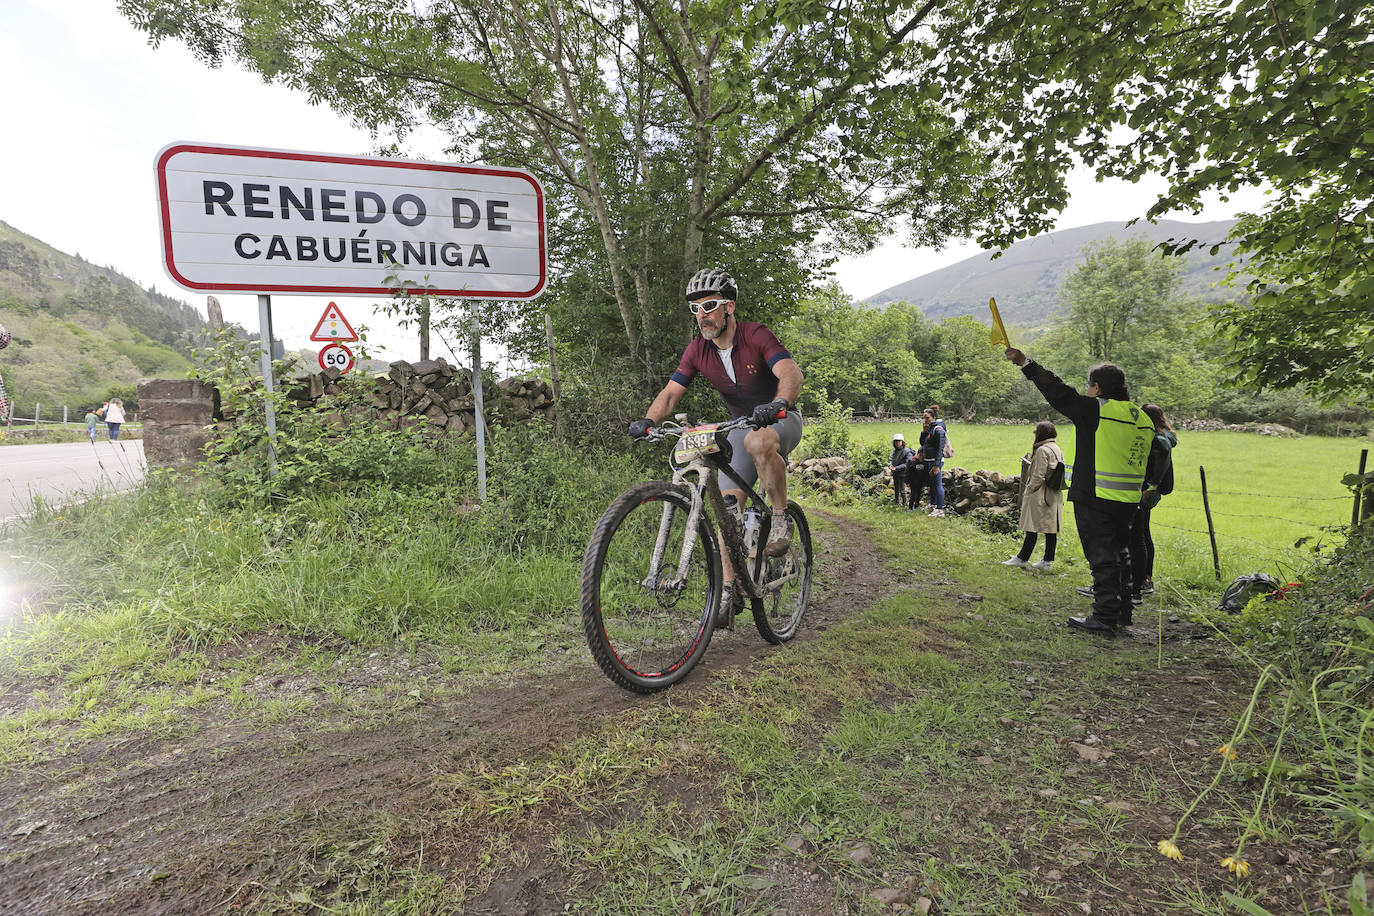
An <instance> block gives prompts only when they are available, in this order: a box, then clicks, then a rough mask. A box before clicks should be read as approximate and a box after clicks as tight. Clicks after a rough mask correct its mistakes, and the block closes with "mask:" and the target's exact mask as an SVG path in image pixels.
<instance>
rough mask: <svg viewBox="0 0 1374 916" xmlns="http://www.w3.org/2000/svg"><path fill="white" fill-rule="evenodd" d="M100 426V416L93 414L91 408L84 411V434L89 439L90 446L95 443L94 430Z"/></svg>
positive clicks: (93, 411)
mask: <svg viewBox="0 0 1374 916" xmlns="http://www.w3.org/2000/svg"><path fill="white" fill-rule="evenodd" d="M99 425H100V414H98V413H96V412H95V408H94V407H92V408H91V409H90V410H87V411H86V434H87V435H89V436H90V437H91V442H92V444H94V443H95V430H96V427H98V426H99Z"/></svg>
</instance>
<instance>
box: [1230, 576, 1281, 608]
mask: <svg viewBox="0 0 1374 916" xmlns="http://www.w3.org/2000/svg"><path fill="white" fill-rule="evenodd" d="M1282 587H1283V583H1281V582H1280V581H1279V580H1278V579H1275V578H1274V577H1273V576H1268V575H1265V574H1264V573H1250V575H1248V576H1238V577H1236V579H1234V580H1233V581H1232V582H1231V584H1230V585H1228V586H1226V591H1224V592H1222V593H1221V602H1220V603H1219V604H1218V605H1217V607H1218V608H1220V609H1221V610H1223V611H1226V612H1228V613H1231V614H1239V613H1240V612H1241V611H1243V610H1244V609H1245V606H1246V605H1247V604H1249V603H1250V602H1251V601H1253V600H1254V599H1255V598H1258V597H1261V596H1263V597H1265V598H1272V597H1273V596H1274V595H1277V594H1278V593H1279V589H1281V588H1282Z"/></svg>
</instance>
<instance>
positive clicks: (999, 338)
mask: <svg viewBox="0 0 1374 916" xmlns="http://www.w3.org/2000/svg"><path fill="white" fill-rule="evenodd" d="M988 308H990V309H992V333H991V334H990V335H989V336H990V337H991V338H992V345H993V346H994V347H995V346H998V345H999V344H1000V345H1001V347H1002V349H1004V350H1005V349H1008V348H1009V347H1011V341H1010V340H1008V339H1007V329H1006V328H1005V327H1003V325H1002V315H1001V313H1000V312H998V311H997V300H996V299H992V298H989V299H988Z"/></svg>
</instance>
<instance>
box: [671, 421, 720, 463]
mask: <svg viewBox="0 0 1374 916" xmlns="http://www.w3.org/2000/svg"><path fill="white" fill-rule="evenodd" d="M719 426H720V424H719V423H708V424H707V425H705V426H693V427H692V428H691V429H689V430H687V431H686V432H685V433H683V434H682V438H681V439H678V440H677V445H676V446H675V447H674V448H673V459H674V460H675V461H676V462H677V463H678V464H686V463H688V462H689V461H695V460H696V459H698V458H701V457H703V456H705V455H711V454H714V453H716V452H718V451H720V445H719V444H718V443H717V442H716V428H717V427H719Z"/></svg>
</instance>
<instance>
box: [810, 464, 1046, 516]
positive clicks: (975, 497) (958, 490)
mask: <svg viewBox="0 0 1374 916" xmlns="http://www.w3.org/2000/svg"><path fill="white" fill-rule="evenodd" d="M788 472H789V473H790V474H791V475H792V476H793V477H794V478H796V479H800V480H801V481H802V482H803V483H805V484H808V485H809V486H811V487H812V488H813V489H817V490H821V491H823V492H828V493H839V492H841V491H843V490H853V491H855V492H859V493H866V494H869V495H878V496H888V495H890V494H891V493H892V472H891V471H889V470H888V469H887V468H883V469H882V471H881V472H880V473H878V474H874V475H872V476H869V477H864V476H862V475H860V474H858V473H857V472H856V471H855V468H854V465H853V464H852V463H850V462H849V461H848V460H847V459H845V458H808V459H805V460H803V461H793V462H790V463H789V464H788ZM944 482H945V506H946V507H947V508H948V509H950V510H952V511H954V512H956V513H958V514H960V515H965V514H970V513H973V512H975V511H979V510H981V511H982V513H983V514H987V515H993V516H1006V515H1011V516H1012V517H1013V521H1014V520H1015V516H1016V514H1017V513H1018V509H1019V506H1020V494H1021V478H1020V477H1019V476H1017V475H1011V476H1003V475H1002V474H1001V473H1000V472H998V471H984V470H978V471H970V470H968V469H966V468H960V467H954V468H945V470H944Z"/></svg>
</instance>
